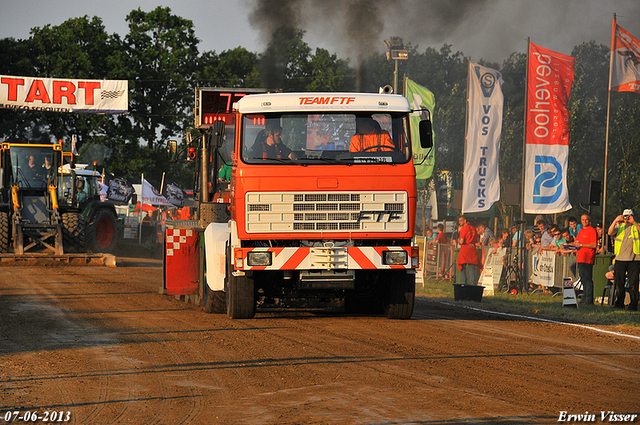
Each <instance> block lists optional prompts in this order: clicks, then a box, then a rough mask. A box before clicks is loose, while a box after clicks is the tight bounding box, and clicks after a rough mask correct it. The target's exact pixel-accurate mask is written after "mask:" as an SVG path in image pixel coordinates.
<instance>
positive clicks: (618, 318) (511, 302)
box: [416, 280, 640, 328]
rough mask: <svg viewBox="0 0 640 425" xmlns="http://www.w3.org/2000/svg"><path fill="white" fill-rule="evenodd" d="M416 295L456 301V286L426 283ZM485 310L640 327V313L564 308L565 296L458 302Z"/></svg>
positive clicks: (505, 296)
mask: <svg viewBox="0 0 640 425" xmlns="http://www.w3.org/2000/svg"><path fill="white" fill-rule="evenodd" d="M416 294H417V295H419V296H424V297H429V298H441V299H442V300H443V301H448V302H454V297H453V284H452V282H449V281H443V282H436V281H435V280H425V283H424V287H423V286H421V285H416ZM455 302H456V303H460V304H461V305H468V306H473V307H478V308H482V309H485V310H492V311H499V312H502V313H513V314H522V315H526V316H532V317H539V318H543V319H550V320H558V321H563V322H571V323H582V324H590V325H610V326H618V325H619V326H630V327H635V328H640V313H639V312H637V311H626V310H619V309H614V308H611V307H609V306H607V305H603V306H601V305H600V303H599V302H598V303H597V304H595V305H593V306H583V305H580V306H579V307H578V309H575V308H571V307H563V306H562V296H561V295H556V296H555V297H554V296H552V295H551V294H543V293H534V294H526V293H525V294H518V295H510V294H505V293H496V295H495V296H483V297H482V301H481V302H479V303H478V302H474V301H455Z"/></svg>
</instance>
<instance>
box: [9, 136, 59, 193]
mask: <svg viewBox="0 0 640 425" xmlns="http://www.w3.org/2000/svg"><path fill="white" fill-rule="evenodd" d="M52 155H53V150H52V149H51V148H39V147H20V146H12V147H11V166H12V171H13V178H14V181H15V183H16V184H17V185H18V187H20V188H28V189H42V188H46V187H47V179H48V177H49V176H50V175H52V174H53V171H54V170H53V168H52V167H53V161H52Z"/></svg>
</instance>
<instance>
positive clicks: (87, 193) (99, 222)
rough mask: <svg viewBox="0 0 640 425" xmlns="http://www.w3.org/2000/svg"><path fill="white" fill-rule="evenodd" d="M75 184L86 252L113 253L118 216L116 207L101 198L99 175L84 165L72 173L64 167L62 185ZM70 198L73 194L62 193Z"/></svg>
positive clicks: (68, 166) (68, 192) (79, 165)
mask: <svg viewBox="0 0 640 425" xmlns="http://www.w3.org/2000/svg"><path fill="white" fill-rule="evenodd" d="M74 175H75V182H76V185H75V187H76V198H77V202H78V208H79V210H80V212H81V213H82V216H83V218H84V221H85V223H86V228H85V247H86V250H87V251H88V252H96V253H98V252H102V253H113V251H114V249H115V247H116V243H117V237H116V231H117V230H116V229H117V217H118V215H117V213H116V209H115V204H114V203H112V202H110V201H107V200H105V199H103V198H105V197H106V196H104V197H101V189H100V186H101V183H100V179H101V175H100V173H98V172H97V171H93V170H90V169H88V168H87V165H85V164H77V165H76V168H75V169H72V168H71V167H70V164H66V165H65V166H64V167H63V168H62V181H63V182H67V181H68V182H71V181H72V180H73V179H74V177H73V176H74ZM64 195H65V196H66V197H67V198H72V196H73V193H72V191H67V192H65V193H64Z"/></svg>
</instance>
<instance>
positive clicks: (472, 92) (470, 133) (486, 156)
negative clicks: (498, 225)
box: [462, 62, 504, 214]
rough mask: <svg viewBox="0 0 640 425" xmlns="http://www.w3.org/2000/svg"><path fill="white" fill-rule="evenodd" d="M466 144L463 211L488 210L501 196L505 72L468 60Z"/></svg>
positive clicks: (464, 212)
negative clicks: (500, 169) (500, 163)
mask: <svg viewBox="0 0 640 425" xmlns="http://www.w3.org/2000/svg"><path fill="white" fill-rule="evenodd" d="M468 78H469V93H468V96H469V108H468V111H467V142H466V143H467V146H466V151H465V158H464V181H463V183H462V213H463V214H466V213H474V212H482V211H487V210H489V208H491V206H492V205H493V204H494V202H496V201H497V200H498V199H500V176H499V173H498V158H499V152H500V134H501V132H502V106H503V103H504V98H503V96H502V82H503V81H502V75H501V74H500V73H499V72H498V71H496V70H495V69H491V68H487V67H484V66H481V65H478V64H476V63H472V62H469V77H468Z"/></svg>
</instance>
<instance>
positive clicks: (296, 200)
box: [245, 192, 409, 233]
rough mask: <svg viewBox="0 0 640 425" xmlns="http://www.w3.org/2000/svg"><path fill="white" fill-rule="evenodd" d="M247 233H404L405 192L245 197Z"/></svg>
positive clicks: (406, 206) (249, 194) (262, 194)
mask: <svg viewBox="0 0 640 425" xmlns="http://www.w3.org/2000/svg"><path fill="white" fill-rule="evenodd" d="M245 199H246V226H247V227H246V230H247V232H248V233H296V232H406V231H407V230H408V227H409V226H408V218H407V213H408V195H407V193H406V192H358V193H341V192H332V193H317V192H314V193H295V192H284V193H273V192H265V193H258V192H250V193H247V195H246V198H245Z"/></svg>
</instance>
